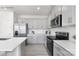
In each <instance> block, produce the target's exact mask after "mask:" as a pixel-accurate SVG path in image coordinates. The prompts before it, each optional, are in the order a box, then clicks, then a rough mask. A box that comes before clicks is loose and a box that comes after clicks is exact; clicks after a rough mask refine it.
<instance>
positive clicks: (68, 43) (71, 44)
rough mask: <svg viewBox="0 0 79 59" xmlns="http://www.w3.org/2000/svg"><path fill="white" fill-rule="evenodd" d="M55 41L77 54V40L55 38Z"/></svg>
mask: <svg viewBox="0 0 79 59" xmlns="http://www.w3.org/2000/svg"><path fill="white" fill-rule="evenodd" d="M53 41H54V43H56V44H58V45H60V46H61V47H63V48H64V49H66V50H67V51H69V52H70V53H72V54H73V55H75V52H76V51H75V50H76V47H75V46H76V45H75V44H76V43H75V40H74V41H71V40H53Z"/></svg>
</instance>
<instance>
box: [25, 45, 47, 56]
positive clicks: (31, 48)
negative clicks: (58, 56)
mask: <svg viewBox="0 0 79 59" xmlns="http://www.w3.org/2000/svg"><path fill="white" fill-rule="evenodd" d="M24 51H25V52H24V56H48V53H47V51H46V48H45V46H44V45H26V46H25V47H24Z"/></svg>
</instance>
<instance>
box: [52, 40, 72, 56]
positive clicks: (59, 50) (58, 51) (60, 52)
mask: <svg viewBox="0 0 79 59" xmlns="http://www.w3.org/2000/svg"><path fill="white" fill-rule="evenodd" d="M53 55H54V56H73V54H71V53H70V52H68V51H67V50H66V49H64V48H63V47H61V46H60V45H58V44H56V43H55V42H54V47H53Z"/></svg>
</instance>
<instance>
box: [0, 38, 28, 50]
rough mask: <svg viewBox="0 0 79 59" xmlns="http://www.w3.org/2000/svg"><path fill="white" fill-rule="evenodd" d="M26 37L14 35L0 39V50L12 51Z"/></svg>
mask: <svg viewBox="0 0 79 59" xmlns="http://www.w3.org/2000/svg"><path fill="white" fill-rule="evenodd" d="M26 38H27V37H14V38H11V39H8V40H0V51H13V49H15V48H16V47H17V46H19V45H20V44H21V43H22V42H23V41H25V40H26Z"/></svg>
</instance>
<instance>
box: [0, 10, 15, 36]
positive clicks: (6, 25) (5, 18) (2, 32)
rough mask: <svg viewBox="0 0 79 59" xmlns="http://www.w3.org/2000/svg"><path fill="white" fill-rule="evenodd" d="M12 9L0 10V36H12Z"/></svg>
mask: <svg viewBox="0 0 79 59" xmlns="http://www.w3.org/2000/svg"><path fill="white" fill-rule="evenodd" d="M13 19H14V13H13V11H1V10H0V38H10V37H13Z"/></svg>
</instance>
